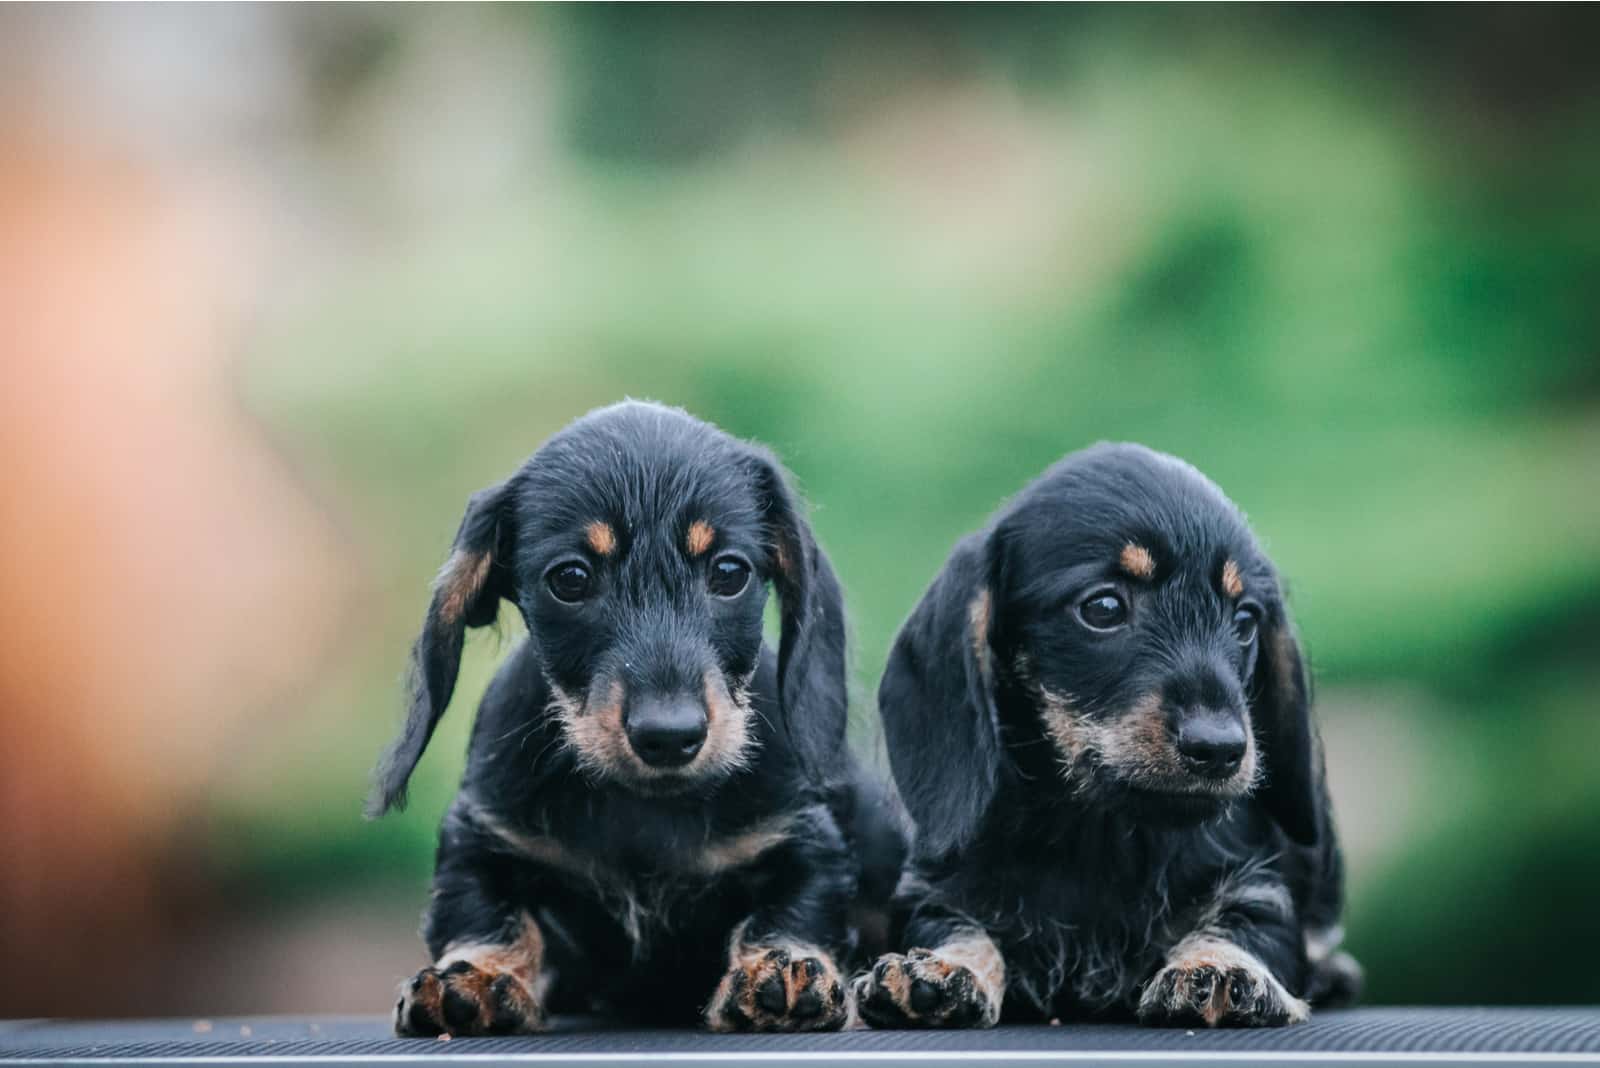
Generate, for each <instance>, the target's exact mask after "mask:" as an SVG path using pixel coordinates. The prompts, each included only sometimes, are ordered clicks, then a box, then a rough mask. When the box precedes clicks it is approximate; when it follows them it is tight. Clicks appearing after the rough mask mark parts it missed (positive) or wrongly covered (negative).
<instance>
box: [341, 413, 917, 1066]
mask: <svg viewBox="0 0 1600 1068" xmlns="http://www.w3.org/2000/svg"><path fill="white" fill-rule="evenodd" d="M769 583H770V584H771V586H772V587H774V588H775V589H776V591H777V594H778V598H779V600H780V602H781V607H782V612H781V638H780V641H779V645H778V649H777V651H776V652H774V651H773V650H772V649H771V648H770V647H768V646H767V645H765V644H764V643H763V641H762V613H763V608H764V605H765V603H766V599H767V588H768V584H769ZM502 600H506V601H510V602H511V603H512V604H514V605H515V606H516V607H517V609H518V610H519V611H520V612H521V614H522V617H523V619H524V620H525V621H526V622H527V625H528V631H529V637H528V639H527V640H526V641H525V642H523V643H521V644H520V645H519V646H518V647H517V648H516V649H515V651H514V652H513V653H512V654H511V656H510V657H509V658H508V660H507V661H506V662H505V664H504V665H502V667H501V669H500V671H499V673H498V674H497V675H496V677H495V679H494V681H493V682H492V683H491V685H490V686H489V689H488V692H487V693H486V694H485V696H484V698H483V702H482V704H481V706H480V707H479V710H478V719H477V723H476V726H475V727H474V729H473V733H472V741H471V746H470V750H469V753H468V758H467V770H466V774H465V777H464V779H463V781H462V784H461V790H460V793H459V794H458V795H457V797H456V799H455V802H454V803H453V804H452V805H451V807H450V809H449V812H448V813H447V814H446V816H445V818H444V824H443V827H442V829H441V832H440V839H439V850H438V856H437V860H436V871H435V876H434V884H433V895H432V900H431V903H430V904H429V907H428V910H427V914H426V916H425V919H424V923H423V936H424V939H425V941H426V943H427V947H428V951H429V953H430V954H431V956H432V958H433V961H434V963H433V965H432V966H431V967H429V968H425V969H423V970H422V971H421V972H420V973H419V974H417V976H416V977H415V978H413V979H411V980H409V981H408V982H406V983H405V984H403V986H402V990H401V996H400V1000H399V1002H398V1004H397V1005H396V1008H395V1029H396V1030H397V1031H398V1032H400V1033H401V1034H411V1035H437V1034H441V1033H450V1034H457V1035H468V1034H501V1033H510V1032H523V1031H531V1030H536V1029H538V1028H539V1027H540V1026H541V1025H542V1022H543V1021H544V1019H545V1017H546V1014H547V1013H549V1012H562V1011H593V1010H599V1011H605V1012H609V1013H612V1014H615V1015H617V1016H620V1017H621V1018H623V1019H625V1020H630V1021H634V1022H641V1023H656V1024H682V1023H693V1022H696V1021H700V1020H703V1021H704V1023H705V1024H706V1025H708V1026H710V1027H712V1028H714V1029H718V1030H737V1029H756V1030H820V1029H830V1028H836V1027H839V1026H841V1025H842V1024H843V1023H844V1022H845V1020H846V1018H847V1015H848V1005H847V1001H848V998H847V990H846V988H845V984H844V982H843V980H842V979H841V976H840V966H841V954H843V953H845V952H846V951H847V950H848V949H849V947H850V941H851V939H850V933H849V930H848V928H847V910H848V908H849V906H850V905H851V904H852V903H853V902H854V901H855V899H856V894H857V888H858V885H859V884H860V883H861V882H862V879H863V872H862V871H861V870H860V861H859V859H857V858H858V857H859V855H860V853H859V852H857V851H856V850H854V849H853V846H855V845H857V844H860V845H861V846H862V850H863V851H865V852H866V853H867V854H872V853H873V850H876V851H877V853H876V855H877V856H878V857H879V860H878V862H877V863H878V866H879V868H887V869H888V870H889V872H890V874H888V875H887V876H884V875H882V874H880V875H879V877H878V880H877V881H878V882H879V883H880V884H883V885H884V886H885V889H884V896H885V897H887V887H888V886H892V881H893V874H892V871H893V869H895V868H897V867H898V865H899V862H900V857H899V856H898V855H896V839H895V835H894V832H893V830H892V829H891V828H890V827H889V826H888V825H887V824H885V823H883V822H882V817H883V815H884V813H883V812H882V810H881V808H879V807H878V805H877V803H876V802H875V801H873V800H872V799H871V798H869V797H867V796H864V794H863V793H862V791H863V790H865V789H866V788H865V787H862V786H860V784H859V783H856V782H853V781H851V773H850V769H851V768H852V767H853V765H851V763H850V761H849V757H848V752H847V751H846V749H845V745H844V734H845V715H846V682H845V623H844V618H843V605H842V603H841V597H840V591H839V585H838V582H837V580H836V579H835V577H834V573H833V569H832V568H831V567H830V566H829V564H828V560H827V557H825V556H824V555H823V553H822V551H821V550H820V549H819V548H818V547H817V544H816V542H815V541H814V539H813V537H812V534H811V531H810V528H809V527H808V525H807V523H806V521H805V518H804V516H803V515H802V513H801V510H800V506H799V504H798V502H797V500H796V498H795V497H794V495H793V494H792V493H791V491H790V490H789V488H788V487H787V485H786V480H785V477H784V473H783V471H782V469H781V468H780V467H779V465H778V463H777V462H776V461H775V460H774V459H773V457H772V456H771V455H770V454H769V453H767V452H766V451H764V450H762V449H760V448H757V447H755V446H752V445H748V444H745V443H743V442H740V441H737V440H735V439H734V438H731V437H729V436H728V435H727V434H724V433H722V432H721V431H719V430H717V429H715V428H714V427H711V426H709V425H707V424H705V423H702V422H700V421H698V420H696V419H693V418H691V417H690V416H688V415H686V414H685V413H683V412H682V411H679V410H676V409H669V408H664V407H660V406H657V405H652V404H640V403H626V404H620V405H617V406H614V407H610V408H605V409H602V410H599V411H596V412H593V413H591V414H589V415H588V416H585V417H584V418H582V419H580V420H578V421H577V422H576V423H574V424H572V425H571V426H569V427H568V428H567V429H565V430H563V431H562V432H560V433H559V434H557V435H555V436H554V437H552V438H551V439H550V440H549V441H548V442H546V443H545V444H544V446H543V447H541V448H540V449H539V451H538V452H537V453H535V454H534V456H533V457H532V459H530V460H529V461H528V462H527V463H526V464H525V465H524V466H523V467H522V468H521V469H520V470H518V471H517V472H516V473H515V474H514V475H512V476H511V477H510V478H509V479H507V480H506V481H505V482H503V483H501V484H500V485H498V486H494V487H492V488H490V489H488V490H485V491H483V492H481V493H479V494H477V495H475V496H474V497H473V498H472V500H471V502H470V504H469V505H468V507H467V513H466V517H465V519H463V520H462V523H461V529H460V532H459V533H458V534H457V535H456V541H455V546H454V549H453V551H452V553H451V555H450V558H449V560H448V562H447V563H446V564H445V566H444V569H443V571H442V572H441V573H440V575H439V578H438V580H437V583H436V586H435V590H434V594H433V602H432V604H431V606H430V607H429V609H428V613H427V618H426V621H425V622H424V625H423V629H422V635H421V637H419V638H418V639H417V643H416V647H415V649H414V651H413V660H414V665H415V678H414V681H413V686H412V697H411V705H410V711H409V716H408V718H407V720H406V723H405V727H404V730H403V732H402V733H401V735H400V737H399V738H398V739H397V740H396V742H395V743H394V745H393V747H392V748H391V749H390V751H389V752H388V753H387V754H386V756H385V758H384V760H383V762H382V763H381V765H380V766H379V769H378V773H377V786H376V789H375V792H374V796H373V800H372V805H371V808H372V811H373V812H374V814H376V813H381V812H383V811H385V810H387V809H389V808H391V807H394V806H397V805H400V804H402V803H403V802H404V798H405V789H406V782H407V780H408V778H409V777H410V775H411V772H412V769H413V768H414V767H415V766H416V763H417V760H418V758H419V757H421V755H422V751H423V748H424V747H425V746H426V745H427V742H428V739H429V737H430V736H431V735H432V733H433V729H434V726H435V725H436V724H437V723H438V721H439V717H440V716H441V715H442V714H443V712H444V710H445V706H446V705H447V704H448V703H449V701H450V695H451V691H452V689H453V688H454V686H455V681H456V672H457V666H458V663H459V660H460V654H461V646H462V639H463V634H464V631H465V629H466V628H467V627H481V626H484V625H486V624H490V623H492V622H494V620H495V617H496V614H497V612H498V609H499V605H500V602H501V601H502ZM866 876H867V879H868V881H869V882H870V881H871V876H872V873H870V872H869V873H866Z"/></svg>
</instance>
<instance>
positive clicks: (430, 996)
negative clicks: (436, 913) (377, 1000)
mask: <svg viewBox="0 0 1600 1068" xmlns="http://www.w3.org/2000/svg"><path fill="white" fill-rule="evenodd" d="M543 1027H544V1014H543V1013H542V1012H541V1011H540V1009H539V1004H538V1002H537V1001H535V1000H534V997H533V994H532V993H531V992H530V991H529V990H528V988H527V986H526V985H525V984H524V983H523V981H522V979H521V978H519V977H518V976H515V975H512V974H510V973H508V972H507V973H500V974H496V973H494V972H490V971H485V970H483V969H480V968H477V967H475V966H473V965H472V964H469V963H468V962H467V961H464V960H458V961H456V962H455V963H454V964H451V965H448V966H447V967H444V968H424V969H422V971H420V972H418V973H417V974H416V975H415V976H414V977H412V978H411V979H409V980H407V981H406V982H405V983H403V984H402V985H401V987H400V1000H399V1001H397V1002H395V1006H394V1033H395V1034H397V1035H401V1036H408V1035H409V1036H421V1037H432V1036H435V1035H443V1034H449V1035H520V1034H528V1033H530V1032H533V1031H538V1030H540V1029H542V1028H543Z"/></svg>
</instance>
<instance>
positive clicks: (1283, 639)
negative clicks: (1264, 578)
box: [1251, 599, 1327, 845]
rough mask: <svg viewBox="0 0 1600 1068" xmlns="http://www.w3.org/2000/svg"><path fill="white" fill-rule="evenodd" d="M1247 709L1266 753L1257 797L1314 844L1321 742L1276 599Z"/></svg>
mask: <svg viewBox="0 0 1600 1068" xmlns="http://www.w3.org/2000/svg"><path fill="white" fill-rule="evenodd" d="M1251 713H1252V716H1253V718H1254V720H1255V729H1256V737H1257V738H1258V739H1259V740H1260V742H1261V746H1262V749H1263V755H1264V756H1265V758H1266V779H1265V781H1264V782H1263V784H1262V787H1261V790H1260V792H1259V794H1258V795H1257V796H1258V797H1260V799H1261V801H1262V803H1263V804H1264V805H1265V806H1266V808H1267V811H1268V812H1269V813H1270V814H1271V815H1272V818H1273V819H1274V820H1276V821H1277V823H1278V826H1280V827H1282V828H1283V830H1284V832H1285V833H1286V834H1288V835H1289V837H1290V838H1292V839H1293V840H1294V841H1296V842H1299V843H1300V844H1301V845H1313V844H1315V843H1316V841H1317V839H1318V838H1319V837H1320V836H1321V834H1322V827H1323V824H1324V822H1325V820H1326V812H1325V809H1326V804H1327V801H1326V791H1325V787H1324V784H1323V761H1322V744H1321V740H1320V739H1319V738H1318V737H1317V728H1316V724H1315V723H1313V722H1312V719H1311V686H1310V680H1309V678H1308V677H1307V674H1306V669H1305V663H1304V659H1303V657H1302V656H1301V654H1300V642H1299V640H1298V639H1297V638H1296V637H1295V632H1294V624H1293V622H1292V621H1291V620H1290V619H1289V613H1288V610H1287V609H1286V608H1284V607H1283V603H1282V601H1281V599H1280V600H1278V601H1277V602H1276V603H1274V604H1272V605H1271V606H1269V608H1268V609H1267V612H1266V619H1265V624H1264V626H1263V627H1262V629H1261V654H1260V660H1259V662H1258V663H1257V665H1256V678H1255V686H1254V688H1253V699H1252V701H1251Z"/></svg>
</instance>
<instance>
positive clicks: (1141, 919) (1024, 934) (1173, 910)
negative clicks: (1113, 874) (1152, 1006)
mask: <svg viewBox="0 0 1600 1068" xmlns="http://www.w3.org/2000/svg"><path fill="white" fill-rule="evenodd" d="M1177 874H1178V873H1176V872H1155V871H1151V872H1148V873H1140V877H1128V876H1127V875H1126V874H1124V875H1123V876H1122V877H1121V878H1120V879H1097V878H1092V877H1090V876H1089V875H1088V874H1087V873H1078V874H1069V873H1065V872H1062V871H1059V870H1044V869H1039V870H1032V871H1026V872H1018V873H1016V875H1015V880H1014V881H1013V880H1012V879H1007V880H1004V882H1003V883H1002V884H996V883H994V882H993V880H992V879H991V880H990V883H989V885H988V886H987V887H982V888H980V887H979V886H978V885H976V884H975V883H969V884H968V886H967V890H968V892H969V893H970V894H971V895H972V896H971V897H969V899H968V900H969V901H972V900H981V902H982V905H981V906H980V907H979V908H978V909H976V910H974V911H976V912H977V913H978V914H980V915H983V916H984V917H985V918H986V920H987V921H988V924H989V930H990V932H991V934H992V935H993V936H994V937H995V938H996V940H997V941H998V942H999V943H1000V947H1001V951H1002V954H1003V955H1004V957H1005V959H1006V962H1007V971H1008V975H1007V985H1008V987H1009V988H1010V989H1011V990H1013V991H1014V992H1016V993H1017V994H1018V995H1020V997H1021V999H1022V1000H1024V1001H1025V1002H1028V1003H1031V1004H1032V1005H1033V1007H1034V1008H1035V1009H1036V1010H1037V1011H1038V1012H1040V1013H1042V1014H1045V1015H1057V1014H1061V1013H1063V1012H1070V1013H1073V1014H1077V1013H1079V1012H1087V1013H1088V1014H1091V1015H1092V1014H1097V1013H1102V1012H1117V1011H1119V1010H1120V1009H1123V1008H1127V1007H1131V1004H1132V1002H1133V1001H1134V1000H1135V999H1136V997H1137V994H1138V992H1139V990H1140V989H1141V987H1142V985H1143V983H1144V982H1145V981H1146V980H1147V979H1148V978H1149V976H1150V975H1152V974H1153V973H1154V972H1155V971H1156V970H1157V969H1158V968H1159V967H1160V965H1161V962H1162V960H1163V959H1164V957H1165V955H1166V952H1167V950H1168V949H1170V948H1171V946H1172V945H1173V944H1174V943H1175V942H1176V940H1177V939H1178V938H1179V937H1181V933H1182V932H1181V930H1180V928H1181V927H1182V926H1183V918H1184V917H1185V916H1186V915H1188V914H1191V913H1193V912H1194V911H1195V909H1196V908H1198V906H1199V903H1200V899H1201V897H1202V894H1201V892H1200V890H1199V887H1200V886H1201V885H1202V884H1203V880H1202V881H1196V883H1195V886H1192V887H1191V886H1190V885H1188V883H1189V880H1188V879H1179V878H1173V877H1174V876H1176V875H1177Z"/></svg>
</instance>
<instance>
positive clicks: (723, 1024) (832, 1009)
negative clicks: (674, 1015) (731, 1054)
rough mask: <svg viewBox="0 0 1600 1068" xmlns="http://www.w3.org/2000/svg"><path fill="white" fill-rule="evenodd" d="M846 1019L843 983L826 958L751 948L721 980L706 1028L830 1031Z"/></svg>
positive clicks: (799, 951) (838, 1026) (841, 1024)
mask: <svg viewBox="0 0 1600 1068" xmlns="http://www.w3.org/2000/svg"><path fill="white" fill-rule="evenodd" d="M848 1015H849V1011H848V1006H847V1004H846V998H845V987H844V983H843V982H842V981H841V980H840V978H839V973H838V971H837V970H836V969H835V968H834V966H833V962H832V961H830V960H828V959H827V957H825V956H821V955H813V952H812V951H805V950H791V949H785V948H782V947H773V948H765V947H752V948H750V949H747V950H746V951H744V952H743V953H741V954H740V955H739V956H738V957H737V958H736V960H735V962H734V964H733V967H732V968H730V969H729V970H728V973H727V974H726V975H725V976H723V978H722V982H721V983H720V984H719V985H718V987H717V991H716V993H715V994H714V995H713V996H712V998H711V1004H710V1005H709V1006H707V1008H706V1024H707V1026H709V1027H710V1028H711V1029H712V1030H713V1031H834V1030H838V1029H839V1028H840V1027H842V1026H844V1022H845V1019H846V1017H847V1016H848Z"/></svg>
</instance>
